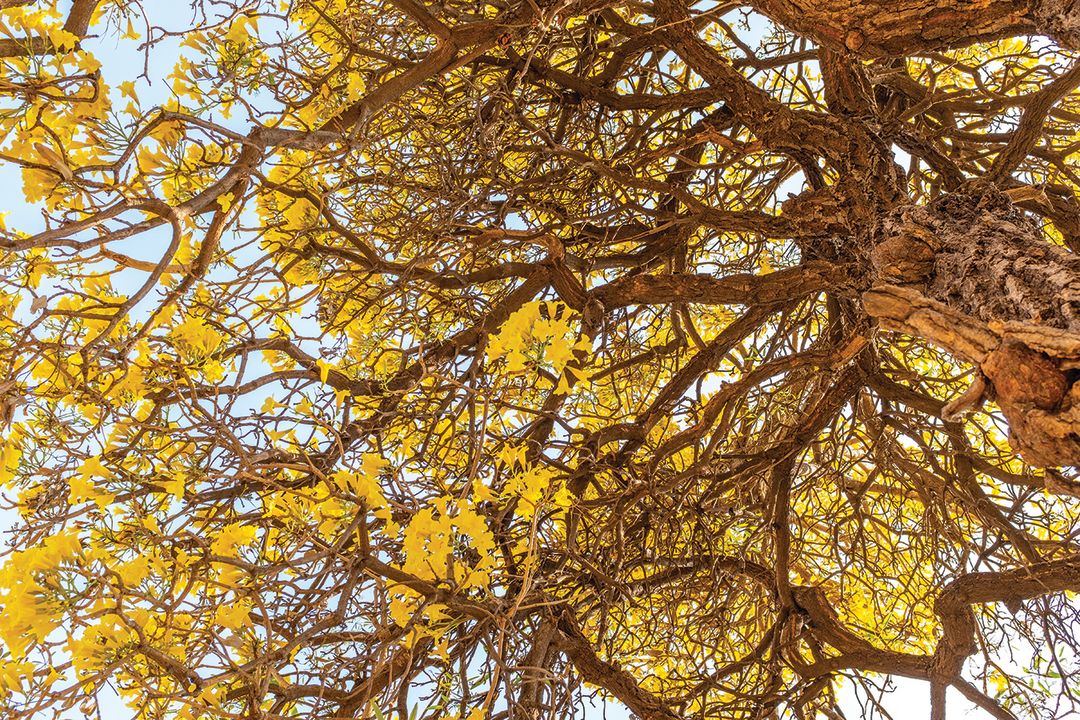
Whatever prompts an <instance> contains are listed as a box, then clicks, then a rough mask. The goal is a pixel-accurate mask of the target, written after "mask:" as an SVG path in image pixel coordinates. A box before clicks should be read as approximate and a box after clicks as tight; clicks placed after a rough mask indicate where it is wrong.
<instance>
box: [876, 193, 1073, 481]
mask: <svg viewBox="0 0 1080 720" xmlns="http://www.w3.org/2000/svg"><path fill="white" fill-rule="evenodd" d="M871 263H872V265H873V270H874V274H875V279H876V280H877V282H878V283H880V284H879V286H878V287H876V288H875V289H873V290H871V291H870V292H869V293H867V294H866V295H864V307H865V308H866V310H867V312H868V313H869V314H870V315H872V316H874V317H877V318H878V319H879V320H880V321H882V322H883V324H884V325H886V326H887V327H892V328H895V329H898V330H902V331H904V332H909V333H911V334H914V335H918V336H920V337H923V338H926V339H928V340H931V341H932V342H935V343H936V344H938V345H940V346H942V347H944V348H946V349H947V350H949V351H951V352H953V353H955V354H957V355H959V356H961V357H964V358H967V359H968V360H970V361H971V362H973V363H975V364H976V365H978V367H979V368H980V370H981V371H982V373H983V375H984V376H985V378H986V380H987V381H988V392H989V393H991V394H992V397H994V399H995V400H996V401H997V403H998V405H999V406H1000V407H1001V410H1002V412H1003V413H1004V414H1005V417H1006V418H1007V419H1008V420H1009V425H1010V440H1011V441H1012V443H1013V445H1014V446H1015V447H1016V449H1017V450H1018V451H1019V452H1020V453H1021V454H1022V455H1023V456H1024V457H1025V458H1026V459H1027V460H1028V461H1029V462H1032V463H1034V464H1038V465H1045V466H1053V465H1075V464H1078V463H1080V386H1077V385H1074V380H1075V374H1076V370H1077V369H1078V368H1080V258H1078V257H1076V256H1074V255H1072V254H1070V253H1068V252H1067V251H1065V250H1064V249H1062V248H1059V247H1057V246H1054V245H1052V244H1050V243H1049V242H1047V241H1046V240H1044V239H1042V237H1040V234H1039V230H1038V228H1037V227H1036V226H1035V225H1033V224H1032V223H1031V222H1030V221H1029V220H1028V219H1027V218H1026V217H1024V216H1023V215H1022V214H1021V213H1020V212H1019V211H1017V210H1016V209H1015V208H1013V206H1012V204H1011V201H1010V200H1009V199H1008V197H1007V196H1006V195H1004V194H1002V193H999V192H997V191H996V190H994V189H992V188H988V187H982V188H978V189H975V190H973V191H969V192H962V193H954V194H950V195H946V196H944V197H942V198H940V199H939V200H937V201H935V202H934V203H932V204H930V205H927V206H919V207H916V206H908V207H904V208H901V209H899V210H897V211H896V212H894V213H893V214H892V215H891V216H889V217H888V218H886V220H885V221H884V222H883V223H882V227H881V231H880V234H879V240H878V242H877V244H876V246H875V247H874V249H873V251H872V252H871ZM885 284H890V285H885ZM896 285H902V286H903V287H896ZM980 380H981V379H980Z"/></svg>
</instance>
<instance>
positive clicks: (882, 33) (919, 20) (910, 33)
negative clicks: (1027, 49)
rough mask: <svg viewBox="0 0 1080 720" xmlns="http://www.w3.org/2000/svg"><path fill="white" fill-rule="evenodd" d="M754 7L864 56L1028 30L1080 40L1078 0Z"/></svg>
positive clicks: (797, 2) (850, 0)
mask: <svg viewBox="0 0 1080 720" xmlns="http://www.w3.org/2000/svg"><path fill="white" fill-rule="evenodd" d="M755 7H756V8H757V9H758V10H760V11H761V12H763V13H765V14H766V15H768V16H769V17H771V18H772V19H773V20H775V21H776V22H778V23H780V24H782V25H784V26H785V27H788V28H790V29H791V30H793V31H795V32H797V33H799V34H802V35H806V36H808V37H812V38H813V39H814V40H816V41H817V42H819V43H820V44H821V45H823V46H825V47H827V48H830V49H833V50H849V51H851V52H855V53H858V54H859V55H861V56H863V57H882V56H890V55H893V56H899V55H907V54H909V53H911V52H916V51H922V50H939V49H944V48H951V47H963V46H965V45H971V44H972V43H976V42H981V41H987V40H994V39H997V38H1001V37H1008V36H1014V35H1024V34H1041V35H1047V36H1049V37H1051V38H1053V39H1054V40H1056V41H1057V42H1059V43H1060V44H1061V45H1063V46H1065V47H1069V48H1077V47H1080V3H1078V2H1077V0H1034V1H1024V0H919V1H917V2H908V3H896V2H893V1H892V0H825V1H822V0H761V1H760V2H757V3H755Z"/></svg>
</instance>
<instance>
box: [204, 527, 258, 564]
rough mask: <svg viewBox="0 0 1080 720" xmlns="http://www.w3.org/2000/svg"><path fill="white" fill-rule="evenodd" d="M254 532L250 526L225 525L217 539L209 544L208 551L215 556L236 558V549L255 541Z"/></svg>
mask: <svg viewBox="0 0 1080 720" xmlns="http://www.w3.org/2000/svg"><path fill="white" fill-rule="evenodd" d="M255 536H256V530H255V528H254V527H252V526H250V525H242V524H240V523H232V524H230V525H226V526H225V527H224V528H223V529H222V531H221V533H220V534H219V535H218V536H217V538H216V539H215V540H214V542H212V543H211V544H210V550H212V551H213V552H214V553H215V554H216V555H225V556H231V557H235V556H236V548H238V547H240V546H243V545H248V544H249V543H251V542H253V541H254V540H255Z"/></svg>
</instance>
